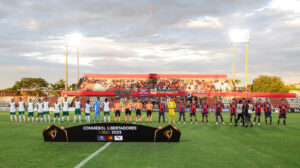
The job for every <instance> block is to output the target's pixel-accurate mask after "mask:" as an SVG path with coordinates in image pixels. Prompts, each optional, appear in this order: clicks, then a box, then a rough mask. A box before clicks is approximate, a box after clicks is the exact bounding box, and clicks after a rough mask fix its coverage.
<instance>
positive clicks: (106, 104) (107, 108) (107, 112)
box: [103, 98, 110, 123]
mask: <svg viewBox="0 0 300 168" xmlns="http://www.w3.org/2000/svg"><path fill="white" fill-rule="evenodd" d="M103 111H104V123H106V117H107V119H108V123H110V102H108V99H107V98H105V100H104V102H103Z"/></svg>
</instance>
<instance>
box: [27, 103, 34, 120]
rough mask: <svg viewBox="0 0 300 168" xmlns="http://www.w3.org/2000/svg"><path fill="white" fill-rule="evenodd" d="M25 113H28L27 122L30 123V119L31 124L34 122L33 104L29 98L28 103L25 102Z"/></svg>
mask: <svg viewBox="0 0 300 168" xmlns="http://www.w3.org/2000/svg"><path fill="white" fill-rule="evenodd" d="M27 111H28V121H27V122H29V121H30V117H31V120H32V122H34V103H33V102H32V100H31V98H29V101H28V102H27Z"/></svg>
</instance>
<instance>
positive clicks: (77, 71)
mask: <svg viewBox="0 0 300 168" xmlns="http://www.w3.org/2000/svg"><path fill="white" fill-rule="evenodd" d="M78 81H79V46H78V47H77V83H78Z"/></svg>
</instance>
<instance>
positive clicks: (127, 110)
mask: <svg viewBox="0 0 300 168" xmlns="http://www.w3.org/2000/svg"><path fill="white" fill-rule="evenodd" d="M131 107H132V103H131V101H130V100H129V98H127V100H126V109H125V123H126V122H127V115H129V120H130V123H131V110H132V109H131Z"/></svg>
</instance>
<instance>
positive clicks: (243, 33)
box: [229, 29, 250, 89]
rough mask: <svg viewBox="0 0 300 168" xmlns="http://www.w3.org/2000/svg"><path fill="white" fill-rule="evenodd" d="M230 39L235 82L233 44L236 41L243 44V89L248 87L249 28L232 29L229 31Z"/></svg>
mask: <svg viewBox="0 0 300 168" xmlns="http://www.w3.org/2000/svg"><path fill="white" fill-rule="evenodd" d="M229 33H230V39H231V42H232V43H233V81H234V82H235V50H236V48H235V45H236V43H244V44H245V89H246V88H247V87H248V43H249V40H250V37H249V30H246V29H242V30H238V29H234V30H231V31H230V32H229Z"/></svg>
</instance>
